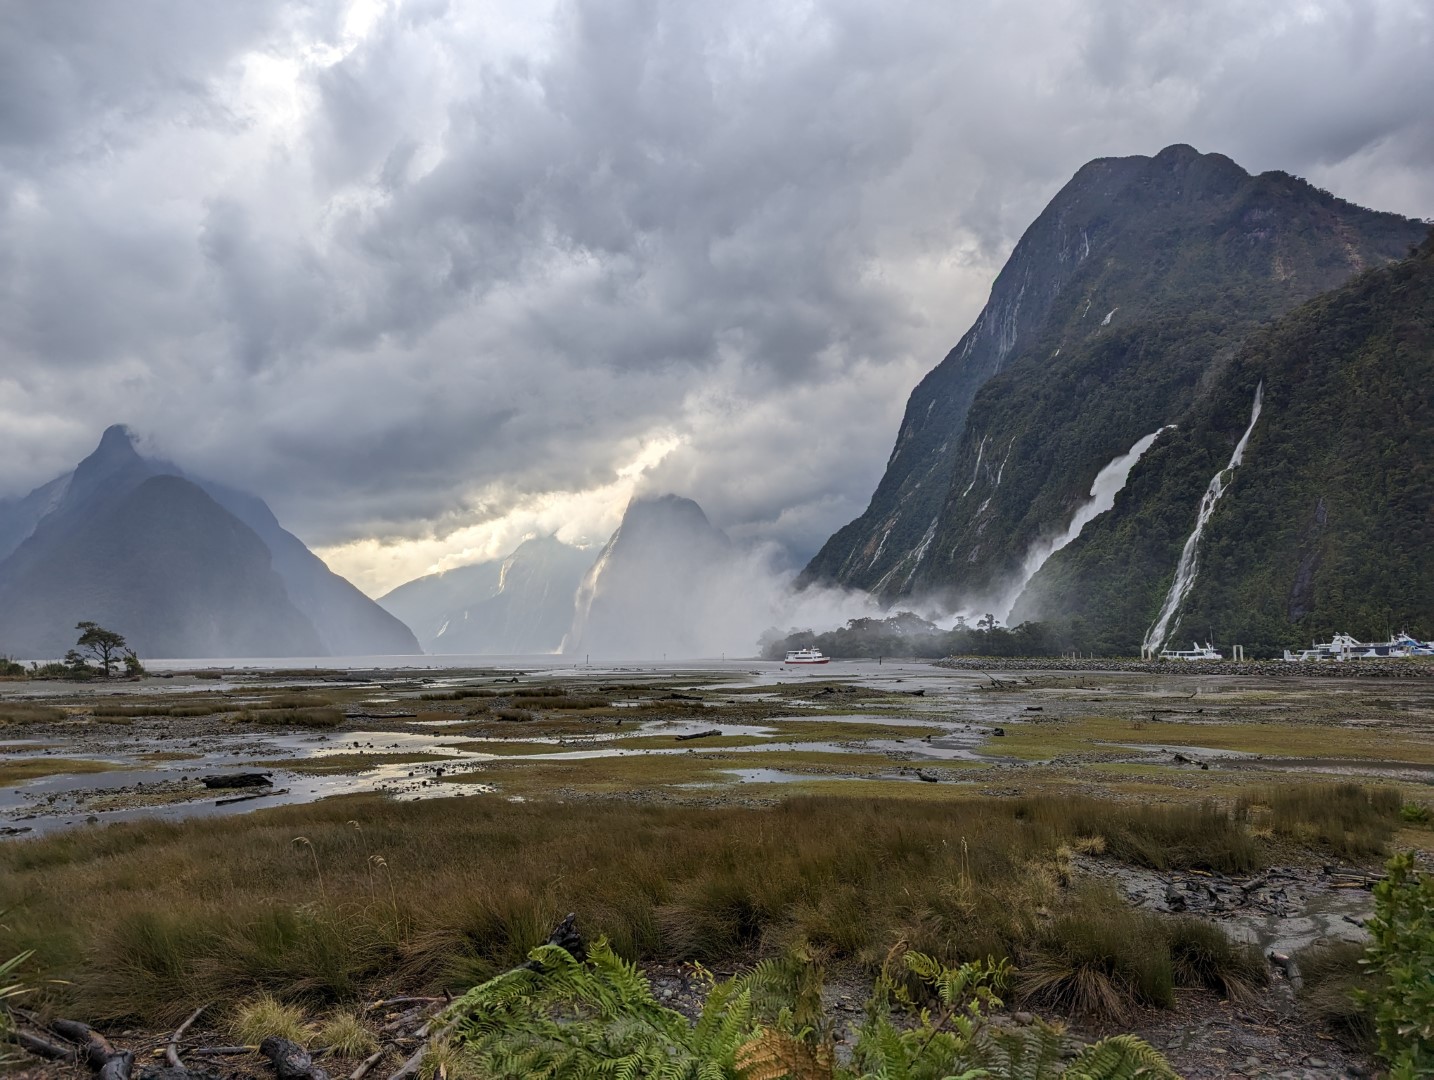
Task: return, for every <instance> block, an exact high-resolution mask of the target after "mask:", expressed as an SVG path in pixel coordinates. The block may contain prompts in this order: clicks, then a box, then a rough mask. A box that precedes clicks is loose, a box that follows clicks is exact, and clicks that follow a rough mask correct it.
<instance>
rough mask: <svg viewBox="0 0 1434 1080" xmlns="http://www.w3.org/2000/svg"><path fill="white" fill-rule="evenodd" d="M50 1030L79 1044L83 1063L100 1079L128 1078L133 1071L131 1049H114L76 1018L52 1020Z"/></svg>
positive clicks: (107, 1041)
mask: <svg viewBox="0 0 1434 1080" xmlns="http://www.w3.org/2000/svg"><path fill="white" fill-rule="evenodd" d="M50 1030H51V1031H53V1032H54V1033H55V1034H56V1035H59V1036H60V1037H61V1038H64V1039H68V1040H70V1042H72V1043H75V1044H76V1045H77V1046H79V1048H80V1051H79V1052H80V1055H81V1056H82V1057H83V1058H84V1061H85V1064H87V1065H88V1066H89V1067H90V1068H91V1069H93V1070H94V1071H95V1073H96V1074H98V1076H99V1078H100V1080H129V1077H130V1073H131V1072H133V1071H134V1054H133V1052H132V1051H129V1050H116V1049H115V1048H114V1046H113V1045H111V1043H110V1041H109V1040H108V1039H106V1038H105V1037H104V1036H103V1035H101V1034H100V1033H99V1032H98V1031H96V1030H95V1029H94V1028H92V1027H90V1026H89V1025H88V1024H82V1023H80V1022H79V1021H78V1020H52V1021H51V1022H50Z"/></svg>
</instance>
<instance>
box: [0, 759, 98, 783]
mask: <svg viewBox="0 0 1434 1080" xmlns="http://www.w3.org/2000/svg"><path fill="white" fill-rule="evenodd" d="M119 767H120V766H118V765H115V764H113V763H112V762H108V761H90V760H88V759H86V758H59V757H27V758H19V759H13V760H10V761H0V785H3V784H19V783H22V782H24V781H26V780H35V779H38V778H39V777H42V776H58V775H61V774H64V775H71V774H74V775H78V774H80V773H98V772H109V771H111V770H113V769H118V768H119Z"/></svg>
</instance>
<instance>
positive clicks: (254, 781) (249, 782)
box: [199, 772, 274, 788]
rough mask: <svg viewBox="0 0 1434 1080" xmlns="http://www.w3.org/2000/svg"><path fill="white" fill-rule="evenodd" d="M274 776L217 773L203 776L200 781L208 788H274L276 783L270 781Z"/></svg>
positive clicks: (246, 773) (248, 773) (252, 773)
mask: <svg viewBox="0 0 1434 1080" xmlns="http://www.w3.org/2000/svg"><path fill="white" fill-rule="evenodd" d="M272 775H273V773H266V772H245V773H217V774H215V775H213V776H201V777H200V778H199V780H200V782H201V783H202V784H203V785H204V786H205V787H207V788H243V787H273V786H274V781H272V780H270V779H269V777H270V776H272Z"/></svg>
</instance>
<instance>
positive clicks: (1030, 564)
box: [994, 424, 1175, 622]
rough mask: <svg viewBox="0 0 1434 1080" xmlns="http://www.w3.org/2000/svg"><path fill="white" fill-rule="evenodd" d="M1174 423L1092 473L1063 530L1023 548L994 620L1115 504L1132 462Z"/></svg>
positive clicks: (1006, 615)
mask: <svg viewBox="0 0 1434 1080" xmlns="http://www.w3.org/2000/svg"><path fill="white" fill-rule="evenodd" d="M1174 426H1175V425H1174V424H1166V425H1165V426H1164V427H1163V428H1160V429H1159V430H1158V431H1152V432H1151V433H1150V434H1149V435H1146V436H1145V437H1144V438H1142V439H1141V440H1140V441H1138V442H1137V443H1136V444H1135V445H1134V446H1132V447H1131V448H1130V449H1129V450H1127V451H1126V452H1125V453H1123V454H1121V455H1120V456H1119V457H1118V458H1115V459H1114V460H1112V461H1111V462H1110V464H1108V465H1107V466H1105V468H1103V469H1101V470H1100V472H1098V473H1096V474H1095V481H1094V482H1093V483H1092V484H1091V485H1090V498H1089V499H1088V500H1087V501H1086V502H1084V503H1082V504H1081V505H1080V507H1079V508H1078V509H1077V510H1076V512H1075V516H1074V517H1072V518H1071V521H1070V524H1069V525H1067V526H1066V530H1065V532H1063V533H1061V534H1060V535H1059V536H1054V537H1051V538H1050V539H1047V540H1040V541H1037V542H1036V543H1034V544H1032V545H1031V546H1030V548H1029V549H1028V550H1027V552H1026V561H1025V562H1024V563H1023V564H1022V566H1021V576H1020V577H1019V578H1018V579H1017V580H1016V581H1015V583H1014V584H1012V586H1011V587H1010V588H1009V589H1007V590H1006V593H1005V595H1004V596H1002V597H1001V599H1000V600H999V601H998V602H997V603H996V604H995V605H994V614H995V615H996V618H997V619H999V620H1000V621H1001V622H1005V621H1006V620H1007V619H1008V618H1010V615H1011V612H1012V610H1014V608H1015V606H1016V601H1017V600H1019V599H1020V598H1021V594H1022V593H1023V592H1025V591H1026V586H1027V585H1029V584H1030V582H1031V578H1033V577H1035V576H1036V572H1037V571H1038V570H1040V568H1041V567H1042V566H1045V564H1046V560H1047V559H1049V558H1050V557H1051V556H1052V555H1054V554H1055V553H1056V552H1057V551H1059V550H1060V549H1061V548H1063V547H1065V546H1066V545H1067V544H1069V543H1070V542H1071V541H1072V540H1074V539H1075V538H1076V537H1077V536H1079V535H1080V532H1081V530H1082V529H1084V528H1085V527H1086V525H1088V524H1089V523H1090V522H1092V521H1094V520H1095V519H1096V518H1098V517H1099V516H1100V515H1101V514H1103V513H1105V512H1106V511H1107V510H1109V509H1110V508H1111V507H1112V506H1114V505H1115V497H1116V495H1118V494H1119V493H1120V489H1121V488H1123V487H1125V482H1126V480H1127V479H1129V477H1130V470H1131V469H1133V468H1134V467H1135V463H1136V462H1137V461H1139V460H1140V458H1141V456H1142V455H1143V454H1144V453H1145V451H1147V450H1149V449H1150V447H1151V446H1152V445H1154V443H1155V440H1156V439H1158V438H1160V436H1161V434H1163V433H1164V432H1166V431H1169V430H1170V429H1171V428H1173V427H1174Z"/></svg>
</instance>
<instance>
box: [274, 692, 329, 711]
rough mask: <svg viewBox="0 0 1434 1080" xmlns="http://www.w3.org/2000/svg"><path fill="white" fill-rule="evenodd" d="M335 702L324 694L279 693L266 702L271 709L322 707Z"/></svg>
mask: <svg viewBox="0 0 1434 1080" xmlns="http://www.w3.org/2000/svg"><path fill="white" fill-rule="evenodd" d="M333 704H334V699H333V698H330V697H325V696H324V695H322V694H308V693H302V694H292V693H291V694H279V695H277V696H275V697H271V698H270V699H269V700H268V701H266V702H265V706H266V707H267V708H270V709H322V708H328V707H330V706H332V705H333Z"/></svg>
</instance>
